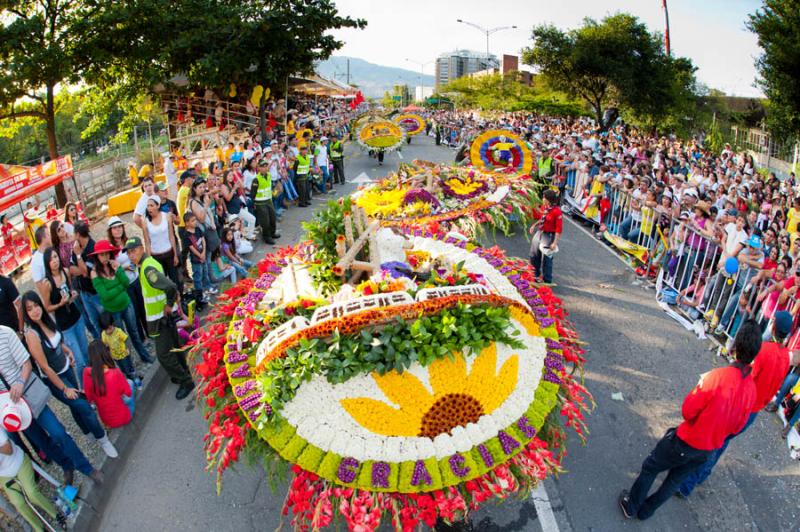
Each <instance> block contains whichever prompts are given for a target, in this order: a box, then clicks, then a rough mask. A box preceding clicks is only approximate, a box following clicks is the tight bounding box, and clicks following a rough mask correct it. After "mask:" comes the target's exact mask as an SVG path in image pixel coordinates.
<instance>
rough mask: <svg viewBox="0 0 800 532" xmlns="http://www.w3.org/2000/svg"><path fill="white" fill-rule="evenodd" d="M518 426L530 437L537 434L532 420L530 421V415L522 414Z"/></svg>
mask: <svg viewBox="0 0 800 532" xmlns="http://www.w3.org/2000/svg"><path fill="white" fill-rule="evenodd" d="M517 428H519V430H521V431H522V433H523V434H524V435H525V436H527V437H528V438H533V437H534V436H536V429H535V428H533V427H531V425H530V422H529V421H528V416H522V417H521V418H519V420H518V421H517Z"/></svg>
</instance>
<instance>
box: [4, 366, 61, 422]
mask: <svg viewBox="0 0 800 532" xmlns="http://www.w3.org/2000/svg"><path fill="white" fill-rule="evenodd" d="M0 381H2V382H3V385H4V386H5V387H6V390H11V386H9V385H8V381H7V380H6V378H5V377H3V374H2V373H0ZM52 395H53V394H52V393H51V392H50V388H49V387H48V386H47V385H46V384H45V383H44V382H42V379H40V378H39V376H38V375H36V373H34V372H33V371H31V374H30V375H29V376H28V380H27V381H25V386H23V387H22V396H23V397H24V398H25V401H26V402H27V403H28V406H30V408H31V412H33V418H34V419H36V418H37V417H39V414H41V413H42V410H44V407H46V406H47V401H49V400H50V397H51V396H52Z"/></svg>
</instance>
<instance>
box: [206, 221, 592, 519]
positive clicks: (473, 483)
mask: <svg viewBox="0 0 800 532" xmlns="http://www.w3.org/2000/svg"><path fill="white" fill-rule="evenodd" d="M329 219H331V220H333V223H334V224H335V223H336V220H338V217H337V216H336V215H332V216H330V217H329ZM318 222H319V220H318ZM333 230H334V231H335V229H333ZM381 231H383V232H386V231H388V232H390V233H391V230H389V229H382V230H381ZM334 234H335V233H334ZM312 240H316V238H312ZM378 242H379V245H380V246H381V248H382V249H381V257H384V256H386V257H389V258H393V259H395V260H391V261H387V262H386V263H385V264H384V265H383V266H382V267H381V269H380V270H377V271H375V272H373V273H372V275H371V276H370V278H369V279H367V280H366V281H363V282H361V283H359V284H357V285H355V286H353V285H350V284H343V285H340V286H339V288H338V290H336V291H335V292H332V291H330V290H328V291H327V292H328V295H327V296H325V295H323V292H324V291H323V290H320V287H319V285H318V283H316V282H309V279H308V278H306V277H304V275H307V269H306V265H307V264H309V263H311V262H313V261H314V260H315V253H314V249H313V248H314V245H313V244H310V243H306V244H302V245H299V246H296V247H290V248H284V249H281V250H280V251H279V252H278V253H276V254H271V255H268V256H267V257H266V258H265V259H264V260H262V261H261V262H260V263H259V265H258V269H259V277H258V278H257V279H256V280H253V279H246V280H243V281H241V282H240V283H238V284H237V285H235V286H234V287H233V288H231V289H230V290H229V291H227V292H226V293H225V294H224V296H223V297H222V299H221V304H220V305H218V306H217V307H216V309H215V311H214V313H213V314H212V322H213V323H212V324H211V325H209V326H208V327H206V329H205V330H203V331H202V332H201V334H200V335H199V337H198V338H197V339H196V341H195V342H196V345H195V346H194V347H193V352H194V353H195V354H196V356H197V358H198V360H197V363H196V365H195V371H196V372H197V374H198V375H199V377H200V379H201V383H202V384H201V396H202V397H203V402H204V406H205V408H206V418H207V419H208V421H209V426H210V428H209V433H208V435H207V436H206V452H207V458H208V462H209V468H210V469H213V470H215V471H216V472H217V474H218V479H219V478H220V477H221V475H222V473H223V472H224V471H225V470H226V469H227V468H228V467H229V466H230V465H231V464H232V463H234V462H236V461H237V460H238V459H239V457H240V456H241V454H242V453H243V452H244V453H246V454H248V455H250V456H251V457H253V458H256V459H257V460H258V461H259V462H260V463H262V464H263V465H264V467H265V468H266V469H267V471H268V473H269V474H270V476H271V477H272V476H280V475H281V474H283V473H285V472H286V471H287V470H291V474H292V475H293V478H292V480H291V482H290V486H289V493H288V495H287V498H286V502H285V506H284V513H287V514H288V513H291V514H292V520H293V524H294V525H295V526H296V527H298V528H301V529H317V528H323V527H325V526H328V525H330V524H332V522H333V521H334V520H335V519H336V518H337V516H339V517H341V518H342V519H343V520H344V521H345V522H346V524H347V526H348V528H349V529H351V530H364V531H368V530H375V529H376V528H377V527H378V526H379V524H380V522H381V521H382V520H384V519H389V520H390V521H391V523H392V524H393V525H394V526H395V528H397V529H402V530H413V529H415V528H416V527H417V526H418V525H419V524H420V523H424V524H426V525H428V526H432V525H433V524H434V523H435V522H436V520H437V519H440V518H441V519H444V520H445V521H454V520H458V519H461V518H463V517H465V516H466V515H467V514H468V513H469V512H470V511H471V510H473V509H475V508H477V507H479V506H480V505H481V504H482V503H483V502H485V501H487V500H500V499H504V498H506V497H509V496H512V495H520V496H522V495H524V494H526V493H527V492H528V491H529V490H530V489H531V488H532V487H533V486H535V485H536V483H537V482H539V481H540V480H541V479H543V478H545V477H546V476H547V475H548V474H550V473H554V472H558V471H560V466H559V463H560V459H561V457H562V456H563V454H564V442H565V433H564V430H565V429H564V426H565V427H571V428H573V429H574V430H575V431H576V432H577V433H578V434H579V435H580V436H581V437H583V436H584V433H585V427H584V425H583V411H584V410H585V409H586V408H588V407H589V406H590V403H591V398H590V396H589V394H588V392H587V391H586V390H585V389H584V388H583V387H582V386H581V384H579V382H577V381H576V380H575V379H574V378H573V372H574V369H575V368H580V367H582V364H583V359H582V358H581V353H582V351H581V350H580V348H579V347H578V342H577V337H576V334H575V332H574V331H573V330H572V329H571V327H570V326H569V324H568V323H567V322H566V312H565V311H564V310H563V309H562V308H561V305H560V302H559V301H558V300H557V299H556V298H555V297H554V296H553V295H552V293H551V292H550V291H549V290H548V289H545V288H541V287H537V286H536V285H535V284H534V276H533V273H532V271H531V270H530V267H529V266H528V264H527V263H526V262H524V261H521V260H518V259H511V258H507V257H505V256H504V255H503V253H502V252H501V251H500V250H499V249H497V248H492V249H483V248H480V247H476V246H474V245H472V244H470V243H468V242H465V241H462V240H459V239H455V238H452V237H447V238H446V237H444V236H443V235H441V234H438V233H432V232H429V231H425V230H421V229H417V230H414V231H413V232H411V233H407V234H406V235H405V236H402V237H401V236H398V235H397V234H386V235H380V238H379V239H378ZM570 364H571V365H572V368H573V371H570V370H569V369H568V365H570Z"/></svg>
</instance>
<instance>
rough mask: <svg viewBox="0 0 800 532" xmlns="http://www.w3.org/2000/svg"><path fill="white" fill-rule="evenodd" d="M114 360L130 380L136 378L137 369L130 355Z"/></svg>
mask: <svg viewBox="0 0 800 532" xmlns="http://www.w3.org/2000/svg"><path fill="white" fill-rule="evenodd" d="M114 362H115V363H116V364H117V367H118V368H119V370H120V371H121V372H122V373H123V374H124V375H125V377H127V378H128V380H136V369H135V368H134V367H133V360H131V356H130V355H128V356H126V357H125V358H121V359H119V360H114Z"/></svg>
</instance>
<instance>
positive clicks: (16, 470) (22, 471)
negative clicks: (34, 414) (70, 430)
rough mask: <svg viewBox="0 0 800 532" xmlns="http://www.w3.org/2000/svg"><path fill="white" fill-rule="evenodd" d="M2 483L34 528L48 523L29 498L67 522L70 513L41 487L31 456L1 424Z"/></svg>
mask: <svg viewBox="0 0 800 532" xmlns="http://www.w3.org/2000/svg"><path fill="white" fill-rule="evenodd" d="M5 395H7V394H5ZM28 413H30V409H28ZM29 423H30V422H29ZM0 485H2V487H3V491H5V493H6V497H8V500H9V501H11V504H13V505H14V508H16V509H17V511H18V512H19V514H20V515H21V516H22V517H23V518H24V519H25V521H27V522H28V524H29V525H31V528H32V529H33V530H35V531H37V532H38V531H41V530H44V527H43V526H42V525H43V523H42V520H41V519H40V518H39V516H38V515H37V513H38V512H35V511H34V509H33V508H31V507H30V506H29V505H28V503H27V502H26V499H27V500H28V501H30V503H31V504H32V505H35V506H36V507H38V508H39V509H40V510H42V511H43V512H44V513H45V514H46V515H47V516H49V517H50V519H54V520H57V521H58V523H59V525H66V517H65V516H64V515H63V514H61V513H60V512H58V510H56V507H55V505H54V504H53V502H52V501H51V500H50V499H49V498H47V496H45V495H44V494H43V493H42V492H41V491H39V487H38V486H37V484H36V477H35V476H34V473H33V466H31V459H30V458H28V455H26V454H25V453H23V452H22V449H20V448H19V447H18V446H17V445H16V444H15V443H14V442H13V441H11V439H10V438H9V437H8V434H7V433H6V430H4V429H3V428H0Z"/></svg>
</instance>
